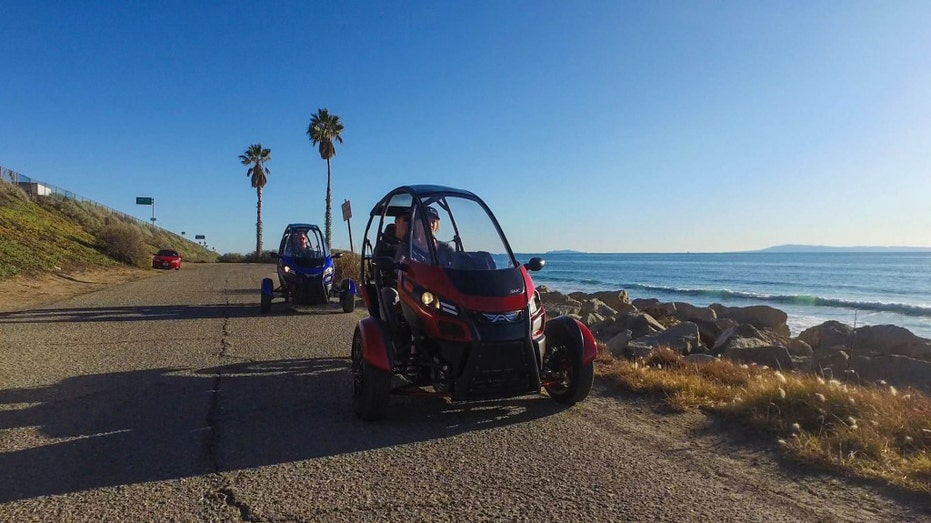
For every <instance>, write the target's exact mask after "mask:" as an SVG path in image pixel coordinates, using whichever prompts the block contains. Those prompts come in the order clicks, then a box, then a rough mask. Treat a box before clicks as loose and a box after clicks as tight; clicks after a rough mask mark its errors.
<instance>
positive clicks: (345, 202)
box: [343, 200, 356, 252]
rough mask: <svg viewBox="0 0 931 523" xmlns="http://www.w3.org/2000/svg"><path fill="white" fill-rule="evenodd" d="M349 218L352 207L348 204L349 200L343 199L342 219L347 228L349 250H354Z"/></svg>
mask: <svg viewBox="0 0 931 523" xmlns="http://www.w3.org/2000/svg"><path fill="white" fill-rule="evenodd" d="M350 218H352V207H350V206H349V200H343V221H344V222H346V227H348V228H349V252H356V249H355V247H354V246H353V244H352V225H351V224H350V222H349V219H350Z"/></svg>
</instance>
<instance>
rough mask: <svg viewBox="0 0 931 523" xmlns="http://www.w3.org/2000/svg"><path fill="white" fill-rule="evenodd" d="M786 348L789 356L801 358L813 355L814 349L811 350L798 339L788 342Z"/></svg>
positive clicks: (809, 346)
mask: <svg viewBox="0 0 931 523" xmlns="http://www.w3.org/2000/svg"><path fill="white" fill-rule="evenodd" d="M786 348H787V349H789V354H791V355H792V356H801V357H803V358H810V357H812V356H813V355H814V353H815V351H814V349H812V348H811V345H809V344H807V343H805V342H804V341H802V340H800V339H798V338H792V339H791V340H789V346H788V347H786Z"/></svg>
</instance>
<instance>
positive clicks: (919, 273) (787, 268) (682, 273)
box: [517, 252, 931, 338]
mask: <svg viewBox="0 0 931 523" xmlns="http://www.w3.org/2000/svg"><path fill="white" fill-rule="evenodd" d="M532 256H540V257H542V258H543V259H545V260H546V266H545V267H544V268H543V270H541V271H538V272H534V273H531V276H532V277H533V280H534V283H536V284H537V285H546V286H547V287H548V288H550V289H552V290H556V291H560V292H563V293H569V292H574V291H582V292H595V291H610V290H621V289H624V290H626V291H627V292H628V293H629V294H630V297H631V299H635V298H657V299H659V300H661V301H666V302H668V301H684V302H688V303H691V304H693V305H698V306H706V305H710V304H712V303H720V304H723V305H726V306H729V307H745V306H748V305H769V306H771V307H775V308H777V309H780V310H782V311H784V312H785V313H786V314H787V315H788V317H789V319H788V324H789V328H790V330H791V331H792V335H798V333H799V332H801V331H802V330H804V329H806V328H808V327H811V326H813V325H819V324H821V323H824V322H825V321H828V320H837V321H840V322H842V323H846V324H848V325H851V326H857V327H860V326H864V325H882V324H892V325H898V326H900V327H904V328H906V329H908V330H910V331H912V332H913V333H915V334H917V335H918V336H922V337H925V338H931V253H925V252H908V253H876V252H868V253H852V252H850V253H848V252H843V253H837V252H832V253H721V254H708V253H696V254H691V253H685V254H581V253H550V254H519V255H518V256H517V258H518V260H519V261H521V262H526V261H527V260H529V259H530V258H531V257H532Z"/></svg>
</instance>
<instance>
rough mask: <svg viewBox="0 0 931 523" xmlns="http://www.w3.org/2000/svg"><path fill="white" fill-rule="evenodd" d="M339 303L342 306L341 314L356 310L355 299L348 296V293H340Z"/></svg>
mask: <svg viewBox="0 0 931 523" xmlns="http://www.w3.org/2000/svg"><path fill="white" fill-rule="evenodd" d="M339 301H340V303H341V304H342V305H343V312H352V311H354V310H356V297H355V296H353V295H352V294H349V292H346V291H343V292H341V293H340V294H339Z"/></svg>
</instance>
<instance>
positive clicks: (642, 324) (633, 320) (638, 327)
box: [617, 312, 666, 338]
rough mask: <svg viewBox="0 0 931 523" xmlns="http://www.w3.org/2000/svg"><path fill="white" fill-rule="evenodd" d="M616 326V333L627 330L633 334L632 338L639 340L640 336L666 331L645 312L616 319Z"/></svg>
mask: <svg viewBox="0 0 931 523" xmlns="http://www.w3.org/2000/svg"><path fill="white" fill-rule="evenodd" d="M617 326H618V327H619V330H618V332H620V330H629V331H630V332H631V333H633V337H634V338H640V337H641V336H646V335H648V334H652V333H654V332H662V331H664V330H666V327H663V325H662V324H661V323H659V322H658V321H656V320H655V319H654V318H653V316H650V315H649V314H647V313H645V312H636V313H632V314H625V315H623V316H621V317H620V318H617Z"/></svg>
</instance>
